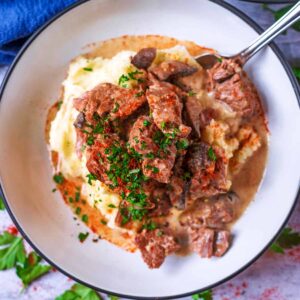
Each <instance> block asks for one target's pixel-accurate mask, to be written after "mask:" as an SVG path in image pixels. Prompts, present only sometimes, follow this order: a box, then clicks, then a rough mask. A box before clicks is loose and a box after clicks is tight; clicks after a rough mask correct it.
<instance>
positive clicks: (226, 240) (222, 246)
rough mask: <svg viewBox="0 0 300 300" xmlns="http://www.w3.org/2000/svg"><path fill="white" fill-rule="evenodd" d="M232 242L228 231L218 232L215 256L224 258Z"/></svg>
mask: <svg viewBox="0 0 300 300" xmlns="http://www.w3.org/2000/svg"><path fill="white" fill-rule="evenodd" d="M230 241H231V235H230V232H229V231H227V230H221V231H217V232H216V241H215V249H214V255H215V256H218V257H220V256H223V255H224V253H225V252H226V251H227V249H228V248H229V246H230Z"/></svg>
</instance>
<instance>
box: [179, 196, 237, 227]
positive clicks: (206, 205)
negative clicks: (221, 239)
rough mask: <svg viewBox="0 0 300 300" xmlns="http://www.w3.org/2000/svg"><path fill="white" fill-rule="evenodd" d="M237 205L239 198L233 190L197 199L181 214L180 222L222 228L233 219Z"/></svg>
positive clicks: (186, 224) (185, 224)
mask: <svg viewBox="0 0 300 300" xmlns="http://www.w3.org/2000/svg"><path fill="white" fill-rule="evenodd" d="M238 205H239V198H238V196H237V195H236V194H235V193H233V192H229V193H226V194H220V195H218V196H214V197H211V198H210V199H205V200H198V201H196V202H195V203H194V205H193V207H192V208H191V209H190V210H188V211H186V212H184V213H183V214H182V215H181V217H180V222H181V224H182V225H184V226H193V227H199V226H206V227H210V228H218V229H219V228H224V226H225V224H228V223H230V222H232V221H233V220H234V218H235V215H236V210H237V206H238Z"/></svg>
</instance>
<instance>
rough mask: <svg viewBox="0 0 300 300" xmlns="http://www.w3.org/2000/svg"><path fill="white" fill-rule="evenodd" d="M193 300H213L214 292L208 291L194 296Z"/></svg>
mask: <svg viewBox="0 0 300 300" xmlns="http://www.w3.org/2000/svg"><path fill="white" fill-rule="evenodd" d="M192 299H193V300H213V293H212V290H207V291H204V292H202V293H199V294H195V295H193V296H192Z"/></svg>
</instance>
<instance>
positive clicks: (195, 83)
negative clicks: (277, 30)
mask: <svg viewBox="0 0 300 300" xmlns="http://www.w3.org/2000/svg"><path fill="white" fill-rule="evenodd" d="M204 75H205V73H204V71H203V70H198V71H197V72H196V73H194V74H192V75H189V76H186V77H179V78H176V79H175V80H172V82H173V83H174V84H175V85H177V86H179V87H180V88H181V89H182V90H184V91H186V92H191V93H198V92H201V91H202V89H203V87H204V83H205V80H204V79H205V76H204Z"/></svg>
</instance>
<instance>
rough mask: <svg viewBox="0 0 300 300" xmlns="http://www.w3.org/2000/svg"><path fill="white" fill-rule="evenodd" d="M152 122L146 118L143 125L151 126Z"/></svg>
mask: <svg viewBox="0 0 300 300" xmlns="http://www.w3.org/2000/svg"><path fill="white" fill-rule="evenodd" d="M150 124H151V123H150V122H149V121H148V120H144V122H143V125H144V126H145V127H147V126H149V125H150Z"/></svg>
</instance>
